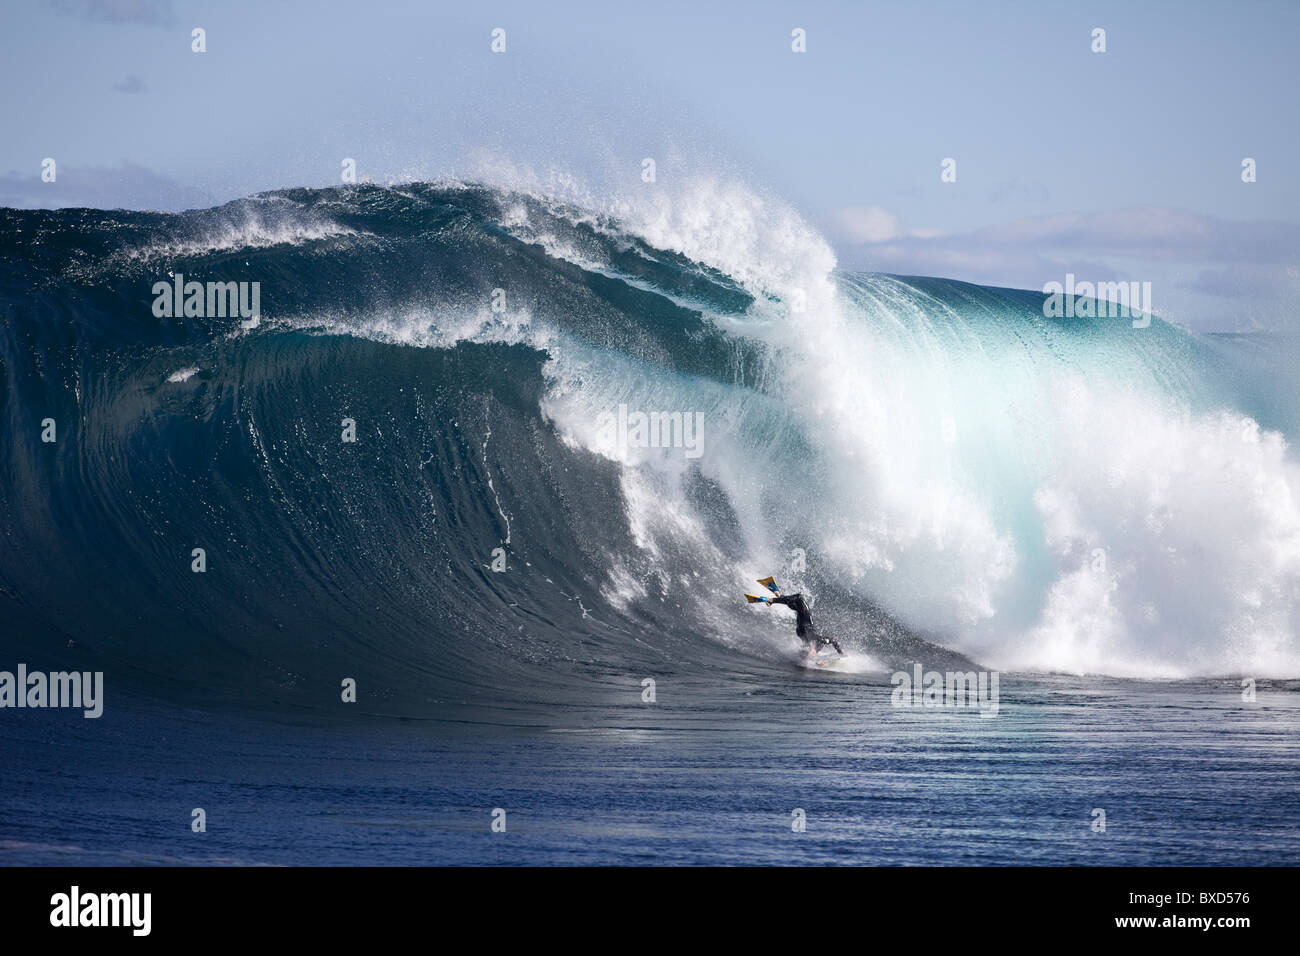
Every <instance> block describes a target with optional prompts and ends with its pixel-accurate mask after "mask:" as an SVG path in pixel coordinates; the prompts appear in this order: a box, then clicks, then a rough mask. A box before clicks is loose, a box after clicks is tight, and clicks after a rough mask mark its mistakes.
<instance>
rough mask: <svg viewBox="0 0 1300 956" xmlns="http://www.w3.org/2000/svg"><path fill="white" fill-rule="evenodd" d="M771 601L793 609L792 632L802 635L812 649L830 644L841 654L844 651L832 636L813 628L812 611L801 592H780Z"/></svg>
mask: <svg viewBox="0 0 1300 956" xmlns="http://www.w3.org/2000/svg"><path fill="white" fill-rule="evenodd" d="M772 603H773V604H784V605H785V606H786V607H788V608H790V609H791V610H792V611H794V615H795V624H794V632H795V633H796V634H798V635H799V636H800V637H802V638H803V639H804V642H805V643H806V644H807V645H808V646H809V647H811V648H812V649H813V650H814V651H815V650H817V648H819V647H821V646H822V645H823V644H831V645H833V646H834V648H835V649H836V650H837V651H839V652H840V653H841V654H843V653H844V651H843V650H841V648H840V645H839V644H838V643H836V642H835V641H834V640H833V639H832V638H829V637H822V636H821V635H820V634H818V633H817V631H816V630H815V629H814V628H813V622H812V612H811V611H809V610H808V602H807V601H805V600H804V599H803V594H802V593H800V594H782V595H779V596H778V597H774V598H772Z"/></svg>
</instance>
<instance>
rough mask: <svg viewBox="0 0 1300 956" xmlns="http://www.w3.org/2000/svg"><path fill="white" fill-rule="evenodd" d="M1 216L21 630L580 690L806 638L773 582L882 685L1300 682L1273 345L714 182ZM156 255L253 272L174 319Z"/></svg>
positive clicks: (746, 655) (3, 592) (280, 197)
mask: <svg viewBox="0 0 1300 956" xmlns="http://www.w3.org/2000/svg"><path fill="white" fill-rule="evenodd" d="M0 224H2V227H3V250H4V258H3V265H0V280H2V282H3V286H2V289H3V295H4V302H3V306H4V324H3V329H2V331H0V361H2V362H3V367H2V369H0V372H2V374H3V381H2V382H0V422H2V427H3V462H2V463H0V467H2V468H3V481H2V482H0V522H3V542H2V545H0V613H3V615H4V617H5V619H6V623H5V625H4V628H5V630H7V631H8V632H9V633H10V635H11V637H12V639H13V644H14V646H15V647H16V648H18V649H19V650H20V652H24V653H27V654H28V656H29V657H31V656H33V655H39V654H41V653H47V654H51V655H53V654H66V653H72V652H73V651H75V652H76V653H80V654H82V655H87V654H89V655H94V656H95V658H96V659H97V660H100V661H102V662H103V664H104V666H106V667H112V668H114V669H115V672H116V673H119V674H129V675H132V676H133V677H134V678H136V679H138V680H140V681H142V682H144V683H145V684H146V685H147V686H149V687H153V688H155V689H159V690H162V689H165V688H173V689H178V690H179V689H184V688H191V687H204V688H208V689H213V688H215V689H218V690H230V691H231V692H232V693H237V694H241V695H247V694H249V693H250V692H257V693H261V694H269V695H270V696H271V697H274V698H275V699H285V700H289V701H292V702H295V703H299V704H312V703H317V704H319V703H322V702H325V701H328V700H331V699H337V693H338V686H339V685H338V679H339V678H340V677H343V676H352V677H356V678H358V680H359V681H364V682H365V686H366V687H368V688H373V689H374V694H375V697H377V698H379V699H380V700H381V701H382V700H384V699H388V700H389V702H390V707H389V709H390V710H395V711H412V710H415V709H418V702H421V701H424V702H432V703H434V704H439V703H442V702H448V701H471V702H472V701H499V700H501V699H502V695H503V694H506V695H507V696H508V695H509V694H515V695H516V696H519V697H522V698H527V699H529V700H533V701H543V702H544V701H547V700H563V701H570V702H571V701H572V700H573V699H574V697H575V693H576V691H575V687H576V686H577V685H575V680H579V681H581V688H582V691H581V692H582V694H583V695H586V696H585V697H584V699H593V698H596V697H599V696H600V695H601V694H602V693H603V692H605V691H602V688H605V690H606V691H608V692H609V693H614V690H613V686H614V684H617V680H616V677H617V675H620V674H626V673H638V672H642V671H646V670H647V669H648V668H653V667H654V666H655V665H656V664H657V663H662V662H663V661H665V660H671V661H674V662H676V664H678V665H681V666H686V667H688V668H698V669H699V670H700V671H701V672H705V671H707V672H708V673H709V674H710V675H712V676H714V677H716V676H717V675H718V674H723V673H726V672H727V670H728V669H734V668H738V667H745V666H763V665H762V662H774V663H781V662H785V661H787V660H788V659H789V658H790V657H791V656H792V654H793V649H794V646H795V640H794V638H793V637H792V635H791V630H792V628H791V623H790V621H789V620H787V619H784V618H778V616H777V614H776V613H773V612H770V611H767V610H766V609H758V608H753V607H749V606H747V605H745V604H744V603H743V602H740V601H739V600H738V599H739V597H740V592H741V591H742V590H743V589H746V588H748V587H750V586H752V582H753V579H754V578H755V577H759V576H762V575H764V574H767V573H769V572H776V573H777V574H778V575H780V576H781V577H783V578H785V579H788V580H790V582H791V584H792V585H794V586H798V587H801V588H803V590H804V591H805V592H807V593H809V594H811V595H813V596H814V597H815V598H816V601H815V604H814V609H815V613H816V615H817V617H818V621H819V624H820V625H821V626H822V627H823V629H825V630H828V631H832V632H835V633H836V634H837V635H838V636H839V637H840V638H841V639H842V640H843V641H844V642H846V643H847V644H848V645H850V646H851V647H852V648H854V649H855V651H856V652H857V653H858V654H860V655H861V660H862V661H864V662H866V663H865V664H864V666H866V667H868V668H872V667H879V668H885V667H889V666H892V665H893V664H895V663H897V662H899V661H902V660H905V659H909V658H912V657H920V658H922V659H932V658H933V657H934V655H936V654H939V653H941V652H940V650H939V649H940V648H946V649H948V650H950V651H952V652H956V653H958V654H962V655H966V656H968V657H969V658H971V659H973V660H975V661H978V662H980V663H982V664H986V665H989V666H993V667H999V668H1003V669H1030V670H1061V671H1070V672H1081V673H1104V674H1110V675H1117V676H1137V677H1181V676H1196V675H1227V674H1233V675H1236V674H1250V675H1257V676H1296V675H1297V674H1300V644H1298V642H1297V637H1296V635H1297V630H1298V628H1300V510H1298V508H1297V505H1298V504H1300V467H1298V466H1297V464H1296V460H1295V456H1294V454H1293V453H1292V452H1291V450H1290V449H1289V448H1288V444H1287V438H1288V436H1291V437H1293V436H1294V430H1295V427H1296V425H1297V407H1296V400H1295V398H1294V396H1293V395H1292V392H1293V389H1292V388H1291V383H1294V381H1295V366H1294V364H1293V362H1292V360H1291V359H1292V356H1294V354H1295V352H1294V349H1292V348H1290V347H1289V346H1287V347H1284V346H1285V343H1281V344H1279V343H1278V342H1277V341H1276V340H1269V341H1268V342H1267V343H1266V344H1261V341H1260V340H1258V339H1245V340H1239V339H1228V338H1214V337H1197V336H1194V335H1192V334H1191V333H1188V332H1186V331H1183V330H1180V329H1178V328H1176V327H1174V326H1171V325H1169V324H1166V323H1165V322H1163V321H1161V320H1160V319H1156V320H1154V321H1153V322H1152V323H1151V324H1150V326H1149V327H1147V328H1134V327H1133V325H1132V323H1130V322H1129V321H1127V320H1120V319H1048V318H1044V316H1043V307H1042V306H1043V296H1042V295H1041V294H1038V293H1033V292H1024V291H1014V290H1006V289H992V288H985V287H979V286H972V285H968V284H964V283H960V282H955V281H949V280H943V279H917V278H902V277H893V276H882V275H856V274H846V273H843V272H840V271H837V270H836V268H835V260H834V256H833V254H832V253H831V250H830V249H829V247H828V246H827V245H826V243H825V242H824V241H823V240H821V239H820V238H819V237H818V236H817V234H816V233H815V232H814V231H813V230H812V229H810V228H809V227H808V226H806V225H805V224H804V223H803V222H802V221H801V220H800V219H799V217H798V216H796V215H795V214H793V213H792V212H790V211H789V210H788V209H786V208H785V207H784V206H782V205H781V204H779V203H777V202H774V201H772V200H770V199H767V198H764V197H760V196H758V195H756V194H753V193H751V192H749V191H746V190H744V189H741V188H739V187H727V186H724V185H722V184H718V183H706V184H700V185H699V187H698V188H696V189H694V190H687V191H684V192H680V193H677V194H676V195H670V194H668V193H667V192H666V191H663V190H648V191H647V193H646V194H645V196H644V197H643V198H637V199H635V200H631V201H622V202H619V203H608V204H604V205H597V204H594V203H591V204H586V205H583V204H578V203H574V202H568V201H566V202H561V201H558V200H556V199H553V198H547V197H546V196H543V195H541V194H539V193H537V192H533V191H529V190H524V189H507V188H492V187H487V186H481V185H465V184H459V183H445V184H413V185H408V186H402V187H389V188H380V187H374V186H357V187H344V188H337V189H327V190H307V189H294V190H284V191H279V192H275V193H270V194H264V195H260V196H256V197H253V198H250V199H247V200H242V201H239V202H234V203H231V204H228V205H225V206H222V207H219V208H216V209H211V210H202V211H193V212H186V213H181V214H176V215H171V214H151V213H137V212H124V211H108V212H106V211H90V210H61V211H55V212H36V211H17V210H0ZM176 273H181V274H183V275H184V276H185V277H186V278H187V279H192V280H198V281H257V282H260V283H261V307H262V321H261V323H260V324H259V325H257V326H256V327H255V328H251V329H246V328H242V327H241V325H240V323H239V322H238V321H236V320H233V319H230V318H200V317H188V318H184V317H182V318H158V317H156V316H155V315H154V312H153V310H152V308H151V306H152V303H153V298H154V296H153V293H152V291H151V290H152V287H153V284H154V283H155V282H158V281H160V280H162V281H170V280H171V277H172V276H173V275H174V274H176ZM619 406H626V407H627V408H628V409H631V410H634V411H635V410H643V411H669V412H671V411H680V412H685V413H687V414H692V415H693V414H696V413H699V414H701V415H702V416H703V417H702V421H703V422H704V430H703V433H702V446H701V448H700V449H699V451H700V454H699V455H698V457H696V456H692V455H687V454H685V452H684V449H682V448H641V447H635V445H634V446H633V447H623V446H619V445H613V446H612V445H611V444H610V443H609V441H608V435H607V432H606V431H603V430H602V422H606V423H607V422H608V419H602V415H604V414H605V413H609V412H611V411H613V410H615V409H617V408H618V407H619ZM46 419H53V420H54V421H55V423H56V428H57V440H56V441H54V442H45V441H42V430H43V429H42V422H43V421H44V420H46ZM344 419H351V420H353V421H354V422H355V423H356V426H355V427H356V436H357V440H356V441H355V442H344V441H342V440H341V433H342V430H343V420H344ZM194 548H203V549H204V550H205V552H206V555H207V561H208V570H207V571H206V572H205V573H203V574H196V573H194V572H193V571H192V570H191V560H192V559H191V553H192V550H193V549H194ZM496 549H502V550H501V551H496ZM494 553H495V556H494ZM502 554H504V556H505V561H506V566H507V568H508V570H506V571H505V572H498V571H496V570H494V569H493V564H494V560H496V561H497V562H498V563H497V566H498V567H499V566H500V565H499V557H500V555H502ZM69 648H71V649H72V651H70V650H69ZM926 655H929V658H927V657H926ZM756 662H757V663H756ZM782 666H784V664H783V663H782ZM619 692H620V693H621V692H622V689H621V686H620V689H619ZM375 697H372V698H371V700H372V701H373V700H374V699H375ZM413 702H416V703H413ZM379 709H383V707H380V708H379Z"/></svg>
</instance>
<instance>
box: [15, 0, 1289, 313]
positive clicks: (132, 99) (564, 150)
mask: <svg viewBox="0 0 1300 956" xmlns="http://www.w3.org/2000/svg"><path fill="white" fill-rule="evenodd" d="M196 26H200V27H203V28H204V29H205V30H206V32H207V45H208V50H207V52H206V53H203V54H195V53H192V52H191V50H190V31H191V29H192V28H193V27H196ZM494 27H502V28H504V29H505V30H506V36H507V52H506V53H505V54H504V55H494V54H492V53H491V52H490V49H489V43H490V32H491V30H492V29H493V28H494ZM795 27H799V28H802V29H804V30H805V31H806V33H807V52H806V53H800V54H796V53H793V52H792V51H791V48H790V44H791V36H790V34H791V30H792V29H794V28H795ZM1097 27H1100V28H1103V29H1105V30H1106V45H1107V50H1106V52H1105V53H1094V52H1092V50H1091V45H1092V37H1091V34H1092V31H1093V29H1094V28H1097ZM1297 37H1300V4H1297V3H1294V2H1276V3H1273V2H1264V0H1256V2H1236V3H1231V2H1223V3H1197V2H1178V3H1174V2H1170V3H1160V2H1146V3H1132V2H1129V3H1077V2H1076V3H1054V2H1034V3H996V4H977V3H962V2H954V3H925V2H918V3H905V2H898V3H892V2H891V3H860V2H859V3H816V2H812V3H765V2H752V3H740V2H728V3H718V2H713V3H710V2H706V0H696V2H693V3H679V2H655V3H653V4H622V3H566V2H554V3H537V2H531V3H482V4H479V3H475V4H464V3H438V2H428V0H425V2H385V0H374V2H370V3H356V2H329V0H321V2H305V0H304V2H275V0H263V2H241V0H233V2H224V3H200V2H185V0H173V2H165V0H158V2H151V0H52V2H48V3H8V4H6V5H5V6H4V7H3V9H2V10H0V82H3V85H4V90H5V93H4V99H3V115H2V119H3V129H4V133H5V135H4V136H3V137H0V203H3V204H7V205H18V206H34V205H35V206H58V205H95V206H128V207H133V208H184V207H189V206H196V205H207V204H211V203H215V202H219V201H223V200H226V199H230V198H233V197H236V196H240V195H244V194H247V193H249V192H253V191H257V190H261V189H269V188H276V187H281V186H291V185H322V186H323V185H330V184H333V183H337V182H338V170H339V163H340V160H341V159H342V157H345V156H350V157H355V158H356V160H357V162H358V167H359V170H360V173H361V174H362V176H364V177H369V178H373V179H376V180H378V181H381V182H382V181H386V180H390V179H409V178H432V177H435V176H438V175H441V174H457V173H460V174H463V175H464V174H473V172H474V171H475V170H477V169H480V168H482V164H483V161H484V158H485V157H492V158H500V159H504V160H506V161H509V162H512V163H516V164H526V165H529V166H531V167H533V168H535V169H540V170H558V171H561V172H565V173H568V174H571V175H573V176H575V177H577V178H579V179H581V180H583V181H585V182H589V183H592V184H593V185H594V186H596V187H597V188H599V186H600V185H601V184H602V183H603V182H607V181H611V180H620V179H632V178H634V177H635V176H636V175H637V174H638V173H639V169H640V162H641V159H642V158H643V157H645V156H654V157H664V158H671V161H670V162H666V163H665V164H664V166H663V167H662V168H663V170H664V173H666V174H667V175H670V176H671V175H673V174H674V173H675V172H680V173H681V174H683V175H687V174H690V173H691V172H692V171H699V170H707V171H709V172H710V173H712V174H717V175H722V176H730V177H734V178H737V179H741V180H744V181H746V182H749V183H751V184H753V185H755V186H756V187H758V188H762V189H765V190H770V191H771V192H772V193H774V194H776V195H778V196H780V197H781V198H782V199H784V200H786V201H788V202H789V203H791V204H792V205H794V206H795V207H796V208H798V209H799V210H800V211H801V212H802V213H803V214H804V215H805V216H806V217H807V218H808V219H809V220H810V221H812V222H813V223H815V224H816V225H818V226H819V228H820V229H821V230H822V232H823V234H824V235H826V236H827V238H828V239H830V240H831V241H832V243H833V244H834V246H835V248H836V250H837V254H838V256H839V260H840V264H841V266H842V267H846V268H866V269H876V270H880V271H890V272H899V273H905V274H926V275H945V276H950V277H953V278H960V279H968V280H971V281H977V282H984V283H989V284H997V285H1013V286H1019V287H1026V288H1041V287H1042V285H1043V283H1044V282H1047V281H1051V280H1057V281H1060V280H1061V279H1063V277H1064V273H1065V272H1066V271H1073V272H1075V273H1076V275H1078V276H1080V277H1081V278H1086V279H1090V280H1108V281H1109V280H1113V279H1137V280H1147V281H1152V283H1153V286H1154V288H1155V290H1156V291H1155V292H1154V294H1153V298H1154V299H1155V302H1156V307H1157V309H1158V310H1160V311H1162V312H1166V313H1167V314H1169V315H1171V317H1173V318H1175V319H1177V320H1179V321H1183V322H1185V323H1187V324H1189V325H1192V326H1194V327H1199V328H1216V329H1250V328H1258V327H1291V326H1292V325H1293V324H1294V318H1295V303H1296V301H1297V292H1298V291H1300V168H1298V164H1297V157H1298V156H1300V112H1298V111H1297V105H1298V104H1297V90H1300V66H1298V65H1297V63H1298V62H1300V58H1298V57H1297V56H1296V55H1295V52H1294V44H1295V41H1296V39H1297ZM45 157H53V158H55V160H56V161H57V163H58V179H57V181H56V182H55V183H43V182H41V180H40V164H41V160H42V159H43V158H45ZM947 157H952V158H954V159H955V160H956V161H957V181H956V182H955V183H943V182H941V181H940V163H941V161H942V160H943V159H944V158H947ZM1245 157H1251V158H1253V159H1255V160H1256V163H1257V181H1256V182H1254V183H1249V184H1248V183H1243V182H1242V181H1241V162H1242V159H1243V158H1245ZM664 173H661V176H662V175H663V174H664Z"/></svg>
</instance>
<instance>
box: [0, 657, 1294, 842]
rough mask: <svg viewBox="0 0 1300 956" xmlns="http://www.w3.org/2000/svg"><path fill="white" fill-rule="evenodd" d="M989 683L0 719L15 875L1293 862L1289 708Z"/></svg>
mask: <svg viewBox="0 0 1300 956" xmlns="http://www.w3.org/2000/svg"><path fill="white" fill-rule="evenodd" d="M1001 686H1002V692H1001V703H1000V708H999V713H998V716H996V717H994V718H981V717H979V716H977V715H976V714H975V713H973V712H969V711H963V712H955V711H948V712H935V711H925V710H906V709H901V708H895V707H892V706H891V705H890V687H889V686H888V684H887V683H884V682H883V681H880V680H879V679H877V680H876V682H871V681H869V680H865V679H863V678H858V677H838V676H837V677H828V676H824V675H804V674H801V673H797V672H792V673H790V674H783V673H779V672H770V673H751V674H746V675H743V676H735V677H731V678H727V679H714V678H708V679H705V678H703V677H701V676H699V675H696V676H689V675H685V674H672V675H667V676H665V675H662V674H661V675H660V679H659V682H658V692H659V693H658V696H659V702H657V703H655V704H645V703H641V702H640V685H639V680H638V679H637V678H635V677H633V676H628V677H627V679H626V681H625V688H626V689H625V699H626V703H625V704H624V705H622V706H605V707H593V708H589V709H579V710H575V711H574V713H573V714H572V715H571V718H572V719H571V720H570V721H567V722H565V721H561V722H560V723H558V724H554V725H549V726H547V725H542V724H541V722H538V723H537V724H536V725H534V726H513V727H511V726H502V725H499V724H492V723H472V722H471V723H451V722H442V721H419V722H417V721H364V722H360V723H352V722H349V724H347V725H345V724H339V723H334V724H332V725H330V726H321V725H315V726H311V725H303V724H302V723H301V722H286V721H285V720H284V719H279V720H272V719H269V718H265V717H250V716H247V715H244V716H239V715H234V714H230V713H208V712H204V711H200V710H179V711H177V710H173V709H171V708H169V707H159V706H157V705H154V704H148V703H142V702H139V701H121V700H116V701H115V700H113V699H112V698H111V697H110V698H109V703H108V707H107V711H106V713H105V716H104V717H102V718H100V719H99V720H86V719H83V718H82V717H81V716H80V715H79V714H72V713H68V712H57V711H10V712H8V713H7V714H6V715H5V720H4V722H3V723H0V735H2V736H0V748H3V754H4V767H5V772H4V777H5V786H4V788H3V789H2V790H0V862H4V863H8V864H46V863H75V864H79V865H80V864H89V865H94V864H117V863H144V864H150V863H154V864H161V863H180V864H186V863H193V864H224V863H229V864H362V863H372V864H374V863H381V864H382V863H393V864H424V863H450V864H463V863H484V864H502V865H508V864H579V863H585V864H596V863H603V864H620V863H653V864H732V863H735V864H741V863H747V864H748V863H753V864H779V863H854V864H897V865H918V864H930V865H935V864H939V865H951V864H1027V863H1051V864H1057V863H1060V864H1084V865H1092V864H1132V865H1172V864H1207V865H1218V864H1224V865H1228V864H1234V865H1240V864H1247V865H1263V864H1291V865H1294V864H1295V863H1297V862H1300V825H1297V819H1300V795H1298V794H1297V788H1296V786H1295V781H1296V779H1297V771H1300V736H1298V735H1297V729H1300V706H1298V705H1300V693H1297V688H1296V687H1295V686H1294V685H1290V686H1285V687H1284V686H1269V687H1261V688H1260V690H1259V692H1258V696H1257V700H1256V701H1255V702H1254V703H1243V702H1242V701H1241V700H1240V691H1239V688H1238V687H1237V686H1236V685H1235V683H1234V682H1226V681H1225V682H1197V683H1184V682H1180V683H1171V684H1151V683H1139V682H1128V681H1108V680H1077V679H1065V678H1061V679H1055V678H1053V679H1044V678H1034V679H1021V678H1015V677H1010V676H1005V675H1004V679H1003V682H1002V685H1001ZM518 716H520V717H522V716H524V715H518ZM195 807H202V808H203V809H204V810H206V811H207V823H208V828H207V832H206V833H201V834H196V833H192V832H191V831H190V820H191V816H190V814H191V811H192V810H193V809H194V808H195ZM494 808H502V809H504V810H505V811H506V832H504V833H494V832H492V831H491V821H492V810H493V809H494ZM796 808H802V809H803V810H804V811H805V812H806V821H807V824H806V830H805V831H804V832H802V833H795V832H792V829H791V821H792V819H793V818H792V815H791V814H792V811H793V810H795V809H796ZM1096 808H1101V809H1103V810H1105V812H1106V831H1105V832H1104V833H1101V832H1094V831H1093V829H1092V824H1093V821H1094V816H1093V810H1094V809H1096Z"/></svg>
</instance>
